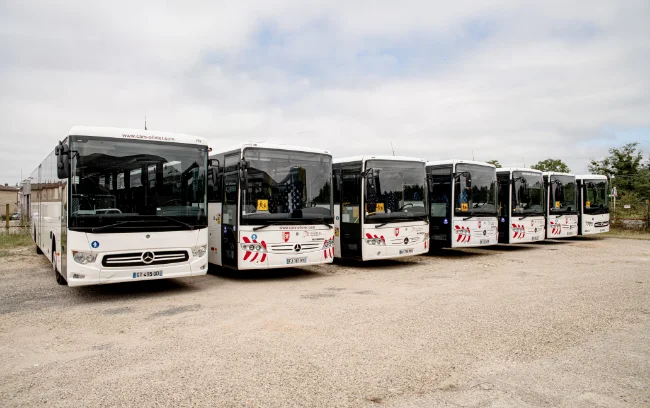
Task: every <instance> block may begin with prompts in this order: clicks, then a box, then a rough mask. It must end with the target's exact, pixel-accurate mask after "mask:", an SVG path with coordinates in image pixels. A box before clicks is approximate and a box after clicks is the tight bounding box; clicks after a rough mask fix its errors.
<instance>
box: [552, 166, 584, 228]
mask: <svg viewBox="0 0 650 408" xmlns="http://www.w3.org/2000/svg"><path fill="white" fill-rule="evenodd" d="M544 187H545V188H546V205H545V206H544V208H545V212H546V238H547V239H549V238H564V237H571V236H575V235H578V199H577V190H576V176H575V175H573V174H569V173H556V172H546V173H544Z"/></svg>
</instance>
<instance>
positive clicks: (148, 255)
mask: <svg viewBox="0 0 650 408" xmlns="http://www.w3.org/2000/svg"><path fill="white" fill-rule="evenodd" d="M142 262H144V263H146V264H150V263H152V262H153V253H152V252H145V253H143V254H142Z"/></svg>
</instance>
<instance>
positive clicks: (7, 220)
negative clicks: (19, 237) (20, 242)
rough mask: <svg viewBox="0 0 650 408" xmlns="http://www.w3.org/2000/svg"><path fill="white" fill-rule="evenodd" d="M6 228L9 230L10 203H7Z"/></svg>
mask: <svg viewBox="0 0 650 408" xmlns="http://www.w3.org/2000/svg"><path fill="white" fill-rule="evenodd" d="M5 228H6V229H7V231H9V204H6V205H5Z"/></svg>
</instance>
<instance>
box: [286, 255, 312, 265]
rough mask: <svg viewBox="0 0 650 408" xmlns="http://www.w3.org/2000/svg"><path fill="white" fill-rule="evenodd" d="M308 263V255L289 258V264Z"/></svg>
mask: <svg viewBox="0 0 650 408" xmlns="http://www.w3.org/2000/svg"><path fill="white" fill-rule="evenodd" d="M304 263H307V257H306V256H305V257H302V258H287V265H295V264H304Z"/></svg>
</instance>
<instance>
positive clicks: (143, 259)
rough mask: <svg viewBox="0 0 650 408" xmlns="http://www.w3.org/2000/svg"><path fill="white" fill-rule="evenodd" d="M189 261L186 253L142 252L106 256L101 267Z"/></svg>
mask: <svg viewBox="0 0 650 408" xmlns="http://www.w3.org/2000/svg"><path fill="white" fill-rule="evenodd" d="M189 259H190V255H189V253H188V252H187V251H157V252H155V251H144V252H133V253H128V254H115V255H106V256H104V258H103V259H102V266H105V267H107V268H121V267H125V266H152V265H166V264H173V263H180V262H186V261H188V260H189Z"/></svg>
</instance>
